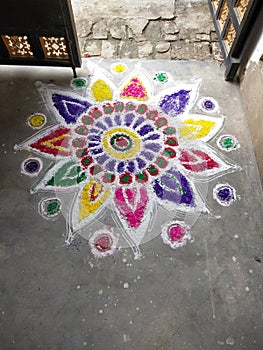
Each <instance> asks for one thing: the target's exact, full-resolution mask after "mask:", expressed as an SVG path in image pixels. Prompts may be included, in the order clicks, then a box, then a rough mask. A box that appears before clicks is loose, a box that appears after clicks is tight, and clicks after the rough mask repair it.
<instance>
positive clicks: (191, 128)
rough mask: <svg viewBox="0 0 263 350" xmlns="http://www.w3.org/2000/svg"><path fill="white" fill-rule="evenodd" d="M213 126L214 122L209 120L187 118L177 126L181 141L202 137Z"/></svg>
mask: <svg viewBox="0 0 263 350" xmlns="http://www.w3.org/2000/svg"><path fill="white" fill-rule="evenodd" d="M215 126H216V122H214V121H211V120H205V119H199V120H194V119H187V120H185V121H184V122H183V124H182V126H181V127H180V128H179V133H180V139H181V140H183V141H190V140H195V139H202V138H204V137H205V136H207V135H208V134H209V133H210V132H211V130H213V128H214V127H215Z"/></svg>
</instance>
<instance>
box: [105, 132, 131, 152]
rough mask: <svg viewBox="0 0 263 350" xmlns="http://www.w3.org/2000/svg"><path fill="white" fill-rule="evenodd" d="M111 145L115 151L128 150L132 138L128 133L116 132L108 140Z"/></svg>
mask: <svg viewBox="0 0 263 350" xmlns="http://www.w3.org/2000/svg"><path fill="white" fill-rule="evenodd" d="M110 143H111V146H112V147H113V148H114V149H115V150H117V151H128V150H130V149H131V147H132V140H131V138H130V137H129V136H128V135H125V134H116V135H114V136H112V138H111V140H110Z"/></svg>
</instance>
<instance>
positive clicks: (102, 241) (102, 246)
mask: <svg viewBox="0 0 263 350" xmlns="http://www.w3.org/2000/svg"><path fill="white" fill-rule="evenodd" d="M94 243H95V247H96V248H97V249H98V251H100V252H107V251H109V250H110V249H111V247H112V243H113V241H112V238H111V236H109V235H101V236H99V237H97V238H96V240H95V242H94Z"/></svg>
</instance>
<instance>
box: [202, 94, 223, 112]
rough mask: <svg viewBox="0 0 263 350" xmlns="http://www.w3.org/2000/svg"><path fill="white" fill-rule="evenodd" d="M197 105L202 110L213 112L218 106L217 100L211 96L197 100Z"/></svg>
mask: <svg viewBox="0 0 263 350" xmlns="http://www.w3.org/2000/svg"><path fill="white" fill-rule="evenodd" d="M198 106H199V108H200V109H202V110H203V111H204V112H213V113H214V112H216V111H217V110H218V108H219V107H218V103H217V101H216V100H215V99H214V98H212V97H203V98H202V99H201V100H200V101H199V103H198Z"/></svg>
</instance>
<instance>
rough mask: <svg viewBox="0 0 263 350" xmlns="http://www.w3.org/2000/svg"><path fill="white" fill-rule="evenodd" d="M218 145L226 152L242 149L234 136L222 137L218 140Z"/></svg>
mask: <svg viewBox="0 0 263 350" xmlns="http://www.w3.org/2000/svg"><path fill="white" fill-rule="evenodd" d="M217 145H218V147H219V148H221V149H222V150H224V151H226V152H231V151H234V150H236V149H237V148H239V147H240V145H239V143H238V140H237V139H236V138H235V136H232V135H222V136H221V137H220V138H219V139H218V140H217Z"/></svg>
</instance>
